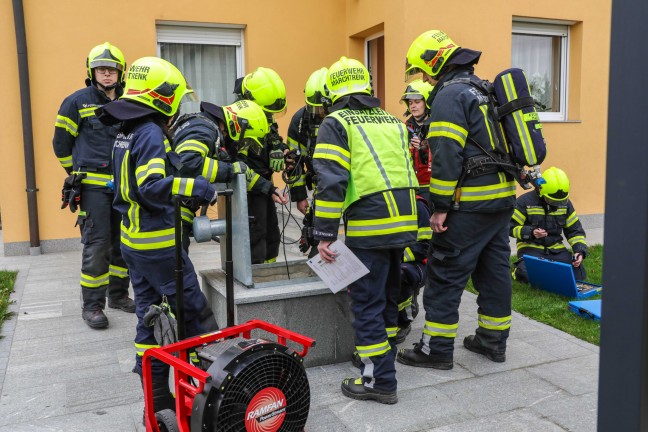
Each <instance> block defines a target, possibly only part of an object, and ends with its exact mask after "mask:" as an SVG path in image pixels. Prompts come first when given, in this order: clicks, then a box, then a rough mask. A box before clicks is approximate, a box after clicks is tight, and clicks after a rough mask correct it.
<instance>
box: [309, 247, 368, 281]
mask: <svg viewBox="0 0 648 432" xmlns="http://www.w3.org/2000/svg"><path fill="white" fill-rule="evenodd" d="M329 249H331V250H332V251H333V252H335V253H336V257H335V262H332V263H327V262H326V261H324V260H323V259H322V258H321V257H320V256H319V255H317V256H314V257H313V258H311V259H309V260H308V261H306V264H308V266H309V267H310V268H312V269H313V271H314V272H315V273H317V276H319V277H320V279H322V281H323V282H324V283H325V284H326V286H328V287H329V288H330V290H331V291H333V292H334V293H336V292H338V291H340V290H342V289H343V288H346V287H347V286H348V285H349V284H350V283H352V282H355V281H357V280H358V279H360V278H361V277H362V276H364V275H366V274H367V273H369V269H368V268H367V267H366V266H365V265H364V264H363V263H362V261H360V260H359V259H358V257H357V256H355V255H354V254H353V252H351V250H350V249H349V248H348V247H346V245H345V244H344V243H342V242H341V241H340V240H336V241H334V242H333V243H331V245H330V246H329Z"/></svg>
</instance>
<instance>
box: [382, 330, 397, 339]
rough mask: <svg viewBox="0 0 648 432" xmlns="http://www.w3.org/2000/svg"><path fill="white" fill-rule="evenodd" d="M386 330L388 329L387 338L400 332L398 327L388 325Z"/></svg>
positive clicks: (393, 336)
mask: <svg viewBox="0 0 648 432" xmlns="http://www.w3.org/2000/svg"><path fill="white" fill-rule="evenodd" d="M385 330H386V331H387V339H389V338H395V337H396V335H397V334H398V327H386V328H385Z"/></svg>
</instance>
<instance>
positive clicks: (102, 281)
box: [81, 273, 109, 288]
mask: <svg viewBox="0 0 648 432" xmlns="http://www.w3.org/2000/svg"><path fill="white" fill-rule="evenodd" d="M108 282H109V279H108V273H104V274H102V275H99V276H90V275H87V274H84V273H81V286H83V287H86V288H99V287H101V286H104V285H108Z"/></svg>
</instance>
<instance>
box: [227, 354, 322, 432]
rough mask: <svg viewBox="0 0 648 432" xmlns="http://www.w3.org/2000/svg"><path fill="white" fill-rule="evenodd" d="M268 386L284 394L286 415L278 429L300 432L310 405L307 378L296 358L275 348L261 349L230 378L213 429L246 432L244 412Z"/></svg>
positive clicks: (286, 431)
mask: <svg viewBox="0 0 648 432" xmlns="http://www.w3.org/2000/svg"><path fill="white" fill-rule="evenodd" d="M298 358H299V357H298ZM268 387H275V388H278V389H279V390H281V391H282V392H283V393H284V395H285V396H286V415H285V418H284V421H283V423H282V425H281V428H280V429H279V430H280V431H285V432H301V431H303V430H304V426H305V425H306V420H307V418H308V410H309V406H310V388H309V385H308V377H307V376H306V372H305V371H304V368H303V367H302V365H301V364H300V362H299V361H298V360H297V358H293V357H291V356H289V355H287V354H285V353H283V352H279V351H275V350H272V351H271V350H264V351H262V353H261V355H260V356H259V357H258V358H256V359H255V360H253V361H252V362H251V363H250V364H249V365H247V366H246V367H245V368H244V369H243V370H242V371H240V372H239V373H237V374H236V375H235V376H234V377H233V379H232V381H231V382H230V383H229V384H228V386H227V389H226V390H225V392H224V393H225V394H224V395H223V399H222V402H221V403H220V407H219V409H218V413H216V416H217V419H216V425H217V429H216V430H217V431H218V432H245V413H246V410H247V407H248V405H249V404H250V401H251V400H252V398H253V397H254V396H255V395H256V394H257V393H258V392H259V391H261V390H263V389H266V388H268Z"/></svg>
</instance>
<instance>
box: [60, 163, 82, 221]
mask: <svg viewBox="0 0 648 432" xmlns="http://www.w3.org/2000/svg"><path fill="white" fill-rule="evenodd" d="M84 178H86V174H85V173H80V174H72V175H71V176H68V177H67V178H66V179H65V182H63V191H64V192H63V195H65V185H66V183H69V184H70V188H69V191H68V192H67V201H66V202H67V204H65V203H64V204H63V206H62V207H61V208H65V207H66V206H67V207H69V208H70V211H71V212H72V213H76V211H77V209H78V208H79V205H81V181H82V180H83V179H84ZM64 198H65V196H64Z"/></svg>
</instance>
